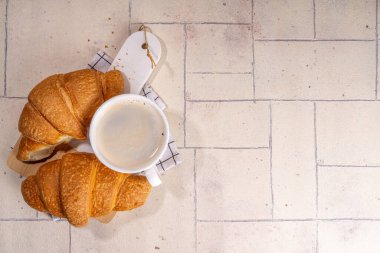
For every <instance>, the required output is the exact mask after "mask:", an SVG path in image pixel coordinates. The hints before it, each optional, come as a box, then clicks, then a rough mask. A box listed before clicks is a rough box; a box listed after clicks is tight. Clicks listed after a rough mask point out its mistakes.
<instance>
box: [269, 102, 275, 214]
mask: <svg viewBox="0 0 380 253" xmlns="http://www.w3.org/2000/svg"><path fill="white" fill-rule="evenodd" d="M272 129H273V128H272V103H270V104H269V173H270V174H269V175H270V192H271V200H272V208H271V216H272V220H273V219H274V193H273V173H272V161H273V143H272Z"/></svg>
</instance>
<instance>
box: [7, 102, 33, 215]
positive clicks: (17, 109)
mask: <svg viewBox="0 0 380 253" xmlns="http://www.w3.org/2000/svg"><path fill="white" fill-rule="evenodd" d="M25 102H26V100H24V99H4V98H2V99H0V136H1V142H0V185H1V191H0V199H1V201H2V203H3V204H2V205H0V219H8V218H35V216H36V211H35V210H34V209H32V208H30V207H29V206H28V205H27V204H26V203H25V202H24V199H23V198H22V195H21V190H20V189H21V188H20V187H21V182H22V180H23V179H21V178H20V176H19V174H17V173H16V172H14V171H13V170H11V169H9V168H8V166H7V157H8V155H9V153H10V152H11V147H13V145H14V144H15V143H16V141H17V139H18V138H19V136H20V134H19V132H18V130H17V123H18V115H20V113H21V110H22V108H23V106H24V104H25Z"/></svg>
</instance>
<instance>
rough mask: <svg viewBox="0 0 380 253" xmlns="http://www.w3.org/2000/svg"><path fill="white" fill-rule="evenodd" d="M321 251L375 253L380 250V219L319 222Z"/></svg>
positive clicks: (326, 252) (324, 252)
mask: <svg viewBox="0 0 380 253" xmlns="http://www.w3.org/2000/svg"><path fill="white" fill-rule="evenodd" d="M318 230H319V233H318V237H319V253H357V252H365V253H375V252H379V251H380V222H379V221H334V222H320V223H319V228H318Z"/></svg>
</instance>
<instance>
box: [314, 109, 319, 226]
mask: <svg viewBox="0 0 380 253" xmlns="http://www.w3.org/2000/svg"><path fill="white" fill-rule="evenodd" d="M313 105H314V160H315V161H314V162H315V187H316V188H315V208H316V218H318V217H319V202H318V201H319V188H318V187H319V179H318V176H319V171H318V142H317V105H316V103H315V102H314V104H313Z"/></svg>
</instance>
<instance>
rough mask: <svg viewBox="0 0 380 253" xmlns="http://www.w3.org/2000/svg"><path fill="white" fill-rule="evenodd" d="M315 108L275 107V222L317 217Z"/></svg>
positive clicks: (285, 104)
mask: <svg viewBox="0 0 380 253" xmlns="http://www.w3.org/2000/svg"><path fill="white" fill-rule="evenodd" d="M314 143H315V142H314V106H313V103H311V102H309V103H307V102H277V103H273V104H272V176H273V195H274V196H273V198H274V209H273V211H274V218H276V219H305V218H314V217H315V214H316V163H315V145H314Z"/></svg>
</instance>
